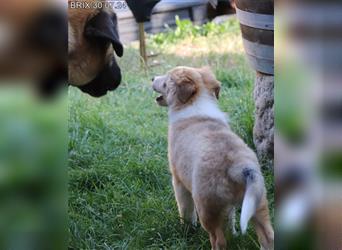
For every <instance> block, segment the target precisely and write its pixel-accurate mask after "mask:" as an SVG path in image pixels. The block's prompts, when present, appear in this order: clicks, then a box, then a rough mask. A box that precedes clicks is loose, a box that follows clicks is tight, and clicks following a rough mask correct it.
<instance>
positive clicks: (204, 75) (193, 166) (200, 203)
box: [153, 67, 273, 250]
mask: <svg viewBox="0 0 342 250" xmlns="http://www.w3.org/2000/svg"><path fill="white" fill-rule="evenodd" d="M161 79H164V78H161ZM165 79H168V80H167V84H166V88H169V89H167V90H164V89H162V88H161V87H160V86H159V85H160V83H159V82H156V83H155V84H154V86H153V87H154V89H155V90H156V91H158V92H160V93H162V94H163V96H165V95H168V96H167V99H168V100H167V103H168V105H169V109H170V110H169V114H170V112H171V116H172V112H173V110H182V109H185V108H186V107H187V106H189V105H191V103H193V102H195V101H196V99H197V98H202V97H201V93H202V94H203V93H208V94H209V95H210V94H211V95H213V94H215V92H216V91H217V88H219V83H218V81H217V80H216V79H215V77H214V75H213V74H212V73H211V71H210V70H209V69H208V68H205V69H203V68H202V69H193V68H187V67H177V68H176V69H174V70H172V71H170V72H169V73H168V76H167V77H165ZM189 79H190V80H189ZM172 81H173V82H174V83H173V84H172V83H171V82H172ZM189 84H195V85H196V87H195V88H194V89H196V92H195V93H193V94H192V96H191V98H190V99H189V100H188V102H187V103H181V102H178V101H177V100H171V99H172V98H173V99H177V96H179V95H181V93H179V91H182V88H180V86H182V85H189ZM175 85H176V87H174V86H175ZM164 86H165V85H164ZM174 88H176V89H174ZM170 92H171V94H170ZM166 93H168V94H166ZM172 93H173V94H172ZM215 95H216V94H215ZM212 98H214V97H212ZM170 118H171V117H170ZM168 157H169V163H170V170H171V173H172V183H173V188H174V192H175V196H176V200H177V204H178V210H179V214H180V217H181V218H182V220H189V221H192V222H195V221H196V212H197V215H198V217H199V220H200V222H201V225H202V226H203V228H204V229H205V230H206V231H207V232H208V233H209V236H210V242H211V246H212V249H215V250H216V249H217V250H218V249H226V240H225V236H224V230H225V227H226V224H227V217H228V214H229V213H230V212H231V210H232V209H233V208H234V207H235V206H236V205H238V204H241V202H242V199H243V196H244V192H245V182H244V180H243V178H242V176H241V168H242V167H244V166H253V167H254V169H255V171H257V172H258V173H260V167H259V164H258V160H257V157H256V155H255V153H254V152H253V151H252V150H251V149H250V148H249V147H248V146H247V145H246V144H245V143H244V142H243V141H242V140H241V139H240V138H239V137H238V136H237V135H236V134H234V133H233V132H232V131H231V129H230V127H229V125H228V123H226V122H223V121H222V120H218V119H215V118H212V117H205V116H202V117H201V116H192V117H188V118H184V119H182V120H178V121H176V122H174V123H170V124H169V134H168ZM195 208H196V209H195ZM254 221H255V224H256V231H257V234H258V237H259V241H260V244H261V245H262V247H264V249H272V248H273V229H272V226H271V223H270V218H269V212H268V207H267V199H266V194H265V192H264V196H263V197H262V201H261V203H260V206H259V208H258V209H257V212H256V214H255V216H254Z"/></svg>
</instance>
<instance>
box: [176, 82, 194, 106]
mask: <svg viewBox="0 0 342 250" xmlns="http://www.w3.org/2000/svg"><path fill="white" fill-rule="evenodd" d="M176 91H177V92H176V95H177V98H178V100H179V101H180V102H181V103H183V104H184V103H187V102H188V101H189V99H190V98H191V97H192V96H193V95H194V94H195V93H196V85H195V83H194V82H193V81H192V79H190V78H184V79H183V80H182V81H181V82H180V83H178V84H177V90H176Z"/></svg>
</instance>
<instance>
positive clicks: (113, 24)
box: [84, 11, 124, 57]
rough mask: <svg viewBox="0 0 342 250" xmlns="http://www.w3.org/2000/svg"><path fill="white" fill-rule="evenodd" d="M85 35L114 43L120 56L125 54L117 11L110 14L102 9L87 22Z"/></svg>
mask: <svg viewBox="0 0 342 250" xmlns="http://www.w3.org/2000/svg"><path fill="white" fill-rule="evenodd" d="M84 35H85V36H86V37H87V38H98V39H101V40H103V41H108V42H110V43H111V44H112V45H113V48H114V50H115V53H116V54H117V55H118V56H119V57H121V56H122V55H123V50H124V49H123V45H122V43H121V42H120V40H119V34H118V29H117V18H116V15H115V13H113V14H112V15H110V14H108V13H107V12H105V11H101V12H100V13H99V14H97V15H96V16H94V17H93V18H91V19H90V20H89V21H88V22H87V24H86V27H85V30H84Z"/></svg>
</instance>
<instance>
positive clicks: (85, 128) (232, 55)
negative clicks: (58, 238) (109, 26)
mask: <svg viewBox="0 0 342 250" xmlns="http://www.w3.org/2000/svg"><path fill="white" fill-rule="evenodd" d="M223 25H225V27H226V28H225V27H223V28H222V27H221V28H220V27H216V28H212V30H214V31H213V32H212V31H210V32H203V33H201V34H197V35H195V36H193V35H189V34H188V35H185V36H181V37H179V38H177V39H176V38H172V39H168V38H165V41H163V42H162V44H158V43H157V42H156V40H155V39H156V37H155V36H154V37H151V38H149V40H148V42H147V44H148V50H149V51H153V52H157V53H160V54H159V56H158V57H156V58H154V59H155V60H158V61H159V62H160V65H159V66H155V67H151V68H149V69H148V70H147V71H146V72H145V71H144V70H142V69H141V68H140V67H139V63H140V61H139V50H138V47H137V43H133V44H131V45H130V46H128V47H127V46H126V48H125V54H124V56H123V58H121V59H119V63H120V66H121V69H122V72H123V82H122V84H121V85H120V87H119V88H118V89H117V90H116V91H114V92H112V93H109V94H108V95H107V96H105V97H103V98H101V99H95V98H91V97H89V96H87V95H85V94H82V93H81V92H80V91H78V90H77V89H76V88H71V89H70V90H69V100H70V101H69V230H70V242H69V247H70V248H74V249H209V248H210V243H209V239H208V236H207V234H206V232H205V231H204V230H203V229H202V228H201V227H197V228H193V227H191V226H189V225H181V224H180V223H179V218H178V213H177V208H176V202H175V199H174V196H173V191H172V187H171V178H170V173H169V170H168V161H167V110H166V109H165V108H161V107H159V106H157V105H156V104H155V101H154V100H155V97H156V94H155V93H153V91H152V89H151V80H150V79H151V77H152V76H154V75H158V74H163V73H165V72H166V71H167V70H170V69H172V68H173V67H175V66H178V65H187V66H195V67H196V66H204V65H209V66H211V68H212V69H213V70H214V72H215V74H216V76H217V77H218V79H219V80H220V81H221V82H222V91H221V98H220V101H219V105H220V107H221V109H222V110H223V111H225V112H228V113H229V116H230V124H231V126H232V128H233V130H234V131H235V132H236V133H237V134H239V135H240V136H241V137H242V138H243V139H244V140H245V141H246V142H247V143H248V144H249V145H250V146H251V147H254V146H253V139H252V129H253V110H254V105H253V98H252V91H253V79H254V73H253V71H252V70H251V69H250V68H249V66H248V65H247V62H246V59H245V55H244V51H243V47H242V43H241V35H240V33H239V31H238V30H237V29H236V28H234V27H236V26H237V23H236V22H235V21H230V23H226V24H223ZM217 26H218V25H217ZM196 29H197V28H196ZM220 29H221V31H222V32H219V33H217V32H216V31H217V30H220ZM170 32H171V31H170ZM160 36H163V35H160ZM165 36H166V35H165ZM158 39H159V38H158ZM262 162H263V163H262V164H263V165H264V166H265V165H270V164H272V162H271V161H269V160H263V161H262ZM264 171H265V175H266V182H267V188H268V191H269V194H270V196H269V197H270V201H271V206H272V207H273V197H272V196H271V195H273V173H272V172H271V170H269V169H267V168H264ZM272 211H273V209H272ZM227 238H229V243H228V244H229V246H230V249H258V247H257V243H256V242H257V240H256V236H255V233H254V231H253V229H252V227H249V231H248V234H247V235H244V236H238V237H237V238H232V237H231V236H230V235H229V233H228V232H227Z"/></svg>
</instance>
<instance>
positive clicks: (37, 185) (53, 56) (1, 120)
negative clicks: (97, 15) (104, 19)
mask: <svg viewBox="0 0 342 250" xmlns="http://www.w3.org/2000/svg"><path fill="white" fill-rule="evenodd" d="M66 6H67V5H66V2H64V1H57V0H51V1H46V0H14V1H6V0H1V1H0V138H1V139H0V249H23V250H24V249H65V248H66V247H67V239H68V234H67V213H66V211H67V193H66V191H67V174H66V173H67V172H66V165H67V161H66V160H67V148H66V147H67V114H68V113H67V98H66V97H67V96H66V91H65V87H63V86H66V67H67V61H66V60H67V53H66V51H67V14H66Z"/></svg>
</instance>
